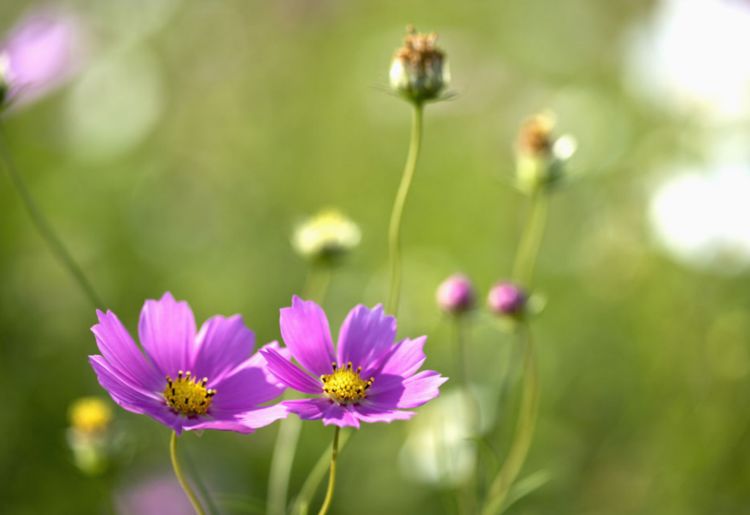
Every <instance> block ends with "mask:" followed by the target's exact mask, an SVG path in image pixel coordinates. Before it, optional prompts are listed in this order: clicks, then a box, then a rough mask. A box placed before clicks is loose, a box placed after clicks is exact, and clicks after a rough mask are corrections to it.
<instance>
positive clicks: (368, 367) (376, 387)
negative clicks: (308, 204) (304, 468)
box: [261, 296, 447, 428]
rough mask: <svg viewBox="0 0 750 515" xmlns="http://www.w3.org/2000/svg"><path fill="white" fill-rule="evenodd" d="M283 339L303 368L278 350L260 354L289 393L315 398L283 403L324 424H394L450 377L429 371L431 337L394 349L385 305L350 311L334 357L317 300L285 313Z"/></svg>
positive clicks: (406, 341) (434, 394) (393, 333)
mask: <svg viewBox="0 0 750 515" xmlns="http://www.w3.org/2000/svg"><path fill="white" fill-rule="evenodd" d="M281 335H282V337H283V338H284V343H286V345H287V347H288V349H289V351H290V352H291V355H292V357H294V359H296V360H297V362H298V363H299V364H300V365H301V366H302V367H303V368H304V369H305V370H301V369H300V368H299V367H297V366H296V365H294V364H293V363H292V362H291V361H290V360H289V359H287V358H285V357H284V356H282V355H281V354H280V353H279V352H278V351H277V350H276V349H272V348H266V349H263V350H261V354H263V356H265V358H266V360H267V362H268V368H269V369H270V370H271V372H273V374H274V375H276V377H278V378H279V380H280V381H282V382H283V383H285V384H286V385H287V386H289V387H290V388H294V389H295V390H298V391H300V392H303V393H307V394H311V395H315V396H316V397H314V398H311V399H302V400H293V401H286V402H284V403H283V404H284V405H285V406H287V408H289V411H291V412H293V413H296V414H297V415H299V417H300V418H302V419H305V420H318V419H323V423H324V424H325V425H330V424H333V425H336V426H339V427H346V426H349V427H357V428H358V427H359V424H360V422H391V421H393V420H406V419H409V418H411V417H412V416H413V415H414V412H412V411H402V410H403V409H409V408H416V407H418V406H421V405H422V404H424V403H426V402H427V401H429V400H431V399H434V398H435V397H437V396H438V394H439V391H438V388H439V387H440V385H441V384H443V383H444V382H445V381H446V380H447V378H445V377H442V376H441V375H440V374H438V373H437V372H434V371H432V370H425V371H422V372H419V373H417V370H419V368H420V367H421V366H422V363H424V361H425V359H426V357H425V355H424V352H423V351H422V347H423V346H424V343H425V340H426V337H424V336H422V337H420V338H416V339H413V340H411V339H404V340H402V341H400V342H398V343H396V344H394V339H395V337H396V319H395V318H394V317H392V316H386V315H385V314H384V313H383V308H382V306H380V305H378V306H376V307H375V308H374V309H368V308H367V307H365V306H362V305H359V306H357V307H355V308H354V309H352V310H351V311H350V312H349V315H348V316H347V317H346V320H345V321H344V325H343V326H342V327H341V331H340V332H339V341H338V345H337V350H336V353H334V349H333V343H332V340H331V333H330V330H329V328H328V319H327V318H326V315H325V313H324V312H323V310H322V309H321V308H320V306H318V305H317V304H316V303H314V302H312V301H304V300H302V299H300V298H299V297H296V296H295V297H294V298H293V299H292V306H291V307H289V308H284V309H282V310H281Z"/></svg>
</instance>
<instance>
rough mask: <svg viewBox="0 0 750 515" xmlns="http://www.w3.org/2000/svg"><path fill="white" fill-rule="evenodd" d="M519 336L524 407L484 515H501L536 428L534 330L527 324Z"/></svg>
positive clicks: (523, 325) (522, 401) (537, 399)
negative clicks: (522, 355)
mask: <svg viewBox="0 0 750 515" xmlns="http://www.w3.org/2000/svg"><path fill="white" fill-rule="evenodd" d="M517 334H518V336H519V339H521V340H522V341H523V343H524V366H523V389H522V394H521V406H520V409H519V414H518V421H517V423H516V433H515V437H514V439H513V443H512V444H511V447H510V450H509V451H508V457H507V458H506V460H505V462H504V463H503V466H502V468H501V469H500V472H499V473H498V474H497V476H496V477H495V479H494V480H493V481H492V484H491V485H490V489H489V493H488V495H487V502H486V503H485V505H484V507H483V509H482V515H496V514H498V513H502V510H503V503H504V502H505V500H506V499H507V498H508V494H509V493H510V488H511V486H513V483H514V481H515V480H516V478H517V477H518V474H519V473H520V472H521V468H522V467H523V464H524V462H525V461H526V456H527V454H528V452H529V448H530V447H531V442H532V439H533V437H534V430H535V428H536V420H537V414H538V411H539V375H538V371H537V364H536V358H535V356H534V346H533V340H532V337H531V329H530V328H529V326H528V325H527V324H525V323H524V324H521V325H520V327H519V328H518V329H517Z"/></svg>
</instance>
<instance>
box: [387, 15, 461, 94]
mask: <svg viewBox="0 0 750 515" xmlns="http://www.w3.org/2000/svg"><path fill="white" fill-rule="evenodd" d="M436 42H437V34H435V33H434V32H433V33H430V34H419V33H418V32H417V31H416V30H415V29H414V27H412V26H409V27H407V29H406V37H405V38H404V46H402V47H401V48H399V49H398V50H397V51H396V53H395V55H394V56H393V60H392V61H391V70H390V82H391V88H393V90H394V91H395V92H397V93H399V94H400V95H403V96H404V97H406V98H407V99H408V100H410V101H412V102H416V103H420V104H421V103H423V102H426V101H429V100H434V99H436V98H437V97H438V96H439V95H440V93H442V91H443V90H444V89H445V87H446V86H447V85H448V82H449V81H450V73H449V71H448V63H447V60H446V58H445V54H444V53H443V51H442V50H440V49H439V48H438V47H437V45H436Z"/></svg>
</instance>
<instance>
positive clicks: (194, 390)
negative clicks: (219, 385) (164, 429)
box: [164, 370, 216, 417]
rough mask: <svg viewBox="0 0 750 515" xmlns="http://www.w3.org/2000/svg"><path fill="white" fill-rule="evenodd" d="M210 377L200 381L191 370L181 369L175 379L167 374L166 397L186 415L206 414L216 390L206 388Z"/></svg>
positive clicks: (174, 407) (178, 410) (174, 408)
mask: <svg viewBox="0 0 750 515" xmlns="http://www.w3.org/2000/svg"><path fill="white" fill-rule="evenodd" d="M206 384H208V378H207V377H204V378H203V379H201V380H200V381H198V378H197V377H192V375H191V373H190V372H183V371H182V370H180V371H179V372H178V374H177V379H175V380H174V381H173V380H172V378H171V377H169V376H167V387H166V388H164V399H165V400H166V401H167V404H168V405H169V407H170V408H172V409H173V410H174V411H176V412H177V413H180V414H182V415H185V416H186V417H194V416H196V415H205V414H206V413H207V412H208V408H210V407H211V401H212V400H213V397H214V395H216V390H212V389H211V388H206Z"/></svg>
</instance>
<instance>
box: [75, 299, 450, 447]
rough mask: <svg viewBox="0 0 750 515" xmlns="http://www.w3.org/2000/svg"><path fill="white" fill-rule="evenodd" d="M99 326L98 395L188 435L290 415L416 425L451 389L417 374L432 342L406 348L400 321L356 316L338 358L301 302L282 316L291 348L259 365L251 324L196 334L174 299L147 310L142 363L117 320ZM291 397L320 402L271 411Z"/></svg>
mask: <svg viewBox="0 0 750 515" xmlns="http://www.w3.org/2000/svg"><path fill="white" fill-rule="evenodd" d="M97 315H98V317H99V323H98V324H96V325H94V327H93V328H92V331H93V332H94V335H95V336H96V341H97V345H98V347H99V350H100V352H101V355H94V356H90V357H89V361H90V362H91V365H92V367H93V368H94V371H95V372H96V375H97V377H98V379H99V383H100V384H101V385H102V387H103V388H104V389H105V390H107V392H109V394H110V395H111V397H112V399H114V401H115V402H116V403H117V404H119V405H120V406H122V407H123V408H124V409H126V410H128V411H131V412H134V413H139V414H144V415H148V416H150V417H152V418H154V419H155V420H157V421H159V422H161V423H162V424H164V425H166V426H168V427H170V428H171V429H172V430H174V431H175V432H176V433H178V434H179V433H180V432H182V431H189V430H194V429H219V430H226V431H238V432H241V433H251V432H253V431H254V430H255V429H257V428H260V427H263V426H266V425H268V424H271V423H272V422H274V421H276V420H279V419H282V418H285V417H287V416H288V415H289V414H290V413H294V414H297V415H298V416H299V417H300V418H302V419H305V420H322V421H323V423H324V424H326V425H330V424H332V425H336V426H339V427H357V428H358V427H359V426H360V423H361V422H391V421H393V420H405V419H408V418H410V417H411V416H412V415H413V414H414V413H413V412H412V411H404V410H408V409H410V408H416V407H418V406H421V405H422V404H424V403H426V402H428V401H429V400H431V399H433V398H435V397H437V396H438V394H439V387H440V385H441V384H442V383H444V382H445V381H446V378H444V377H442V376H441V375H440V374H438V373H437V372H434V371H431V370H427V371H422V372H418V370H419V369H420V368H421V366H422V364H423V363H424V361H425V359H426V356H425V354H424V351H423V347H424V343H425V341H426V338H425V337H420V338H416V339H404V340H401V341H399V342H397V343H396V342H395V338H396V319H395V318H394V317H392V316H387V315H386V314H385V313H384V312H383V308H382V307H381V306H376V307H375V308H374V309H369V308H367V307H365V306H362V305H359V306H357V307H355V308H354V309H352V310H351V311H350V312H349V315H348V316H347V318H346V320H345V321H344V324H343V325H342V327H341V330H340V332H339V339H338V344H337V345H336V349H335V350H334V345H333V341H332V339H331V333H330V329H329V326H328V319H327V318H326V315H325V313H324V312H323V310H322V309H321V308H320V306H318V305H317V304H316V303H314V302H312V301H305V300H302V299H300V298H299V297H296V296H295V297H294V298H293V299H292V305H291V306H290V307H287V308H283V309H282V310H281V320H280V325H281V335H282V338H283V341H284V343H285V344H286V346H285V347H282V346H280V345H279V344H278V343H277V342H272V343H269V344H267V345H265V346H263V347H261V349H260V350H259V351H258V352H256V353H254V354H253V349H254V347H255V335H254V334H253V332H252V331H251V330H250V329H248V328H247V327H246V326H245V324H244V322H243V320H242V317H241V316H239V315H235V316H232V317H228V318H227V317H223V316H215V317H212V318H209V319H208V320H207V321H206V322H205V323H204V324H203V326H202V327H201V328H200V330H197V328H196V324H195V319H194V317H193V312H192V310H191V309H190V307H189V306H188V304H187V303H186V302H184V301H181V302H178V301H176V300H175V299H174V298H173V297H172V295H171V294H170V293H166V294H165V295H164V296H163V297H162V298H161V299H160V300H158V301H157V300H147V301H146V303H145V304H144V306H143V309H142V311H141V316H140V321H139V324H138V336H139V340H140V343H141V346H142V347H143V352H141V350H140V349H139V348H138V346H137V345H136V343H135V341H134V340H133V338H132V337H131V336H130V334H129V333H128V331H127V330H126V329H125V327H124V326H123V325H122V323H121V322H120V320H119V319H118V318H117V316H116V315H115V314H114V313H112V312H111V311H107V312H106V313H103V312H101V311H98V312H97ZM292 359H294V360H295V361H296V362H297V363H298V364H299V365H300V366H301V367H302V368H300V366H298V365H297V364H295V363H294V361H292ZM285 388H292V389H294V390H297V391H299V392H302V393H305V394H309V395H311V396H312V397H310V398H306V399H300V400H291V401H284V402H281V403H278V404H272V405H268V404H267V403H269V402H270V401H272V400H274V399H275V398H277V397H278V396H279V395H280V394H281V393H282V392H283V391H284V390H285Z"/></svg>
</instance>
